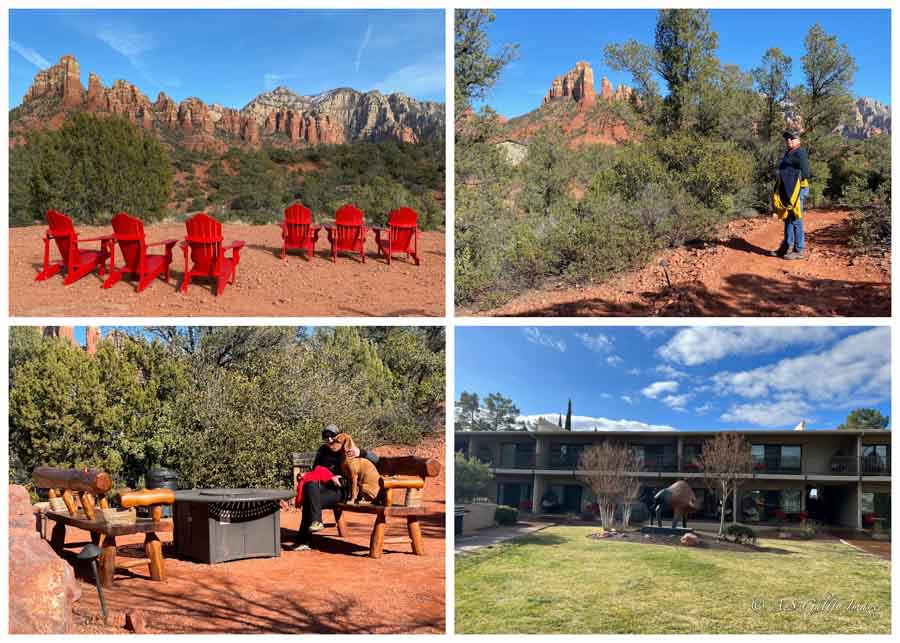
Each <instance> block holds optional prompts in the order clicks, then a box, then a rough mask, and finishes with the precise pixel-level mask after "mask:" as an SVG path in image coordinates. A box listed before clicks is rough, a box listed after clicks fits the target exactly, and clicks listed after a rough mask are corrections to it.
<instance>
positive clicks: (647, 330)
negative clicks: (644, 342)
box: [637, 326, 666, 339]
mask: <svg viewBox="0 0 900 643" xmlns="http://www.w3.org/2000/svg"><path fill="white" fill-rule="evenodd" d="M637 329H638V332H639V333H640V334H641V335H643V336H644V337H646V338H647V339H652V338H654V337H660V336H662V335H665V333H666V329H665V328H663V327H662V326H638V327H637Z"/></svg>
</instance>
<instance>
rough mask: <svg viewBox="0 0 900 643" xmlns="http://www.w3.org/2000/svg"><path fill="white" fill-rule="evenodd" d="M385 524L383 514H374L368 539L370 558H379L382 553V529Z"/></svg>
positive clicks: (385, 520)
mask: <svg viewBox="0 0 900 643" xmlns="http://www.w3.org/2000/svg"><path fill="white" fill-rule="evenodd" d="M386 526H387V519H386V518H385V517H384V514H378V515H377V516H375V526H374V527H373V528H372V538H371V540H370V541H369V556H371V557H372V558H381V554H382V553H384V530H385V527H386Z"/></svg>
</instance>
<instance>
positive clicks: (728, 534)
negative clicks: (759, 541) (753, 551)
mask: <svg viewBox="0 0 900 643" xmlns="http://www.w3.org/2000/svg"><path fill="white" fill-rule="evenodd" d="M722 535H723V537H724V538H725V540H729V539H730V540H731V541H732V542H735V543H738V544H741V545H743V544H755V543H756V530H754V529H753V527H749V526H747V525H742V524H740V523H731V524H728V525H726V526H725V531H724V532H723V534H722Z"/></svg>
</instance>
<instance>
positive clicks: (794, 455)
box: [781, 446, 801, 511]
mask: <svg viewBox="0 0 900 643" xmlns="http://www.w3.org/2000/svg"><path fill="white" fill-rule="evenodd" d="M800 464H801V455H800V447H799V446H782V447H781V469H782V470H787V471H800ZM798 511H799V509H798Z"/></svg>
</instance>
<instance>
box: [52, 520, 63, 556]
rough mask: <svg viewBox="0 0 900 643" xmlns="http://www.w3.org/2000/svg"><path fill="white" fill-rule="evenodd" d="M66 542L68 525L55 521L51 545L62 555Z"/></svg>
mask: <svg viewBox="0 0 900 643" xmlns="http://www.w3.org/2000/svg"><path fill="white" fill-rule="evenodd" d="M65 544H66V526H65V525H64V524H63V523H61V522H54V523H53V531H52V532H51V534H50V546H51V547H53V551H55V552H56V553H57V554H60V555H62V553H63V547H64V546H65Z"/></svg>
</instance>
